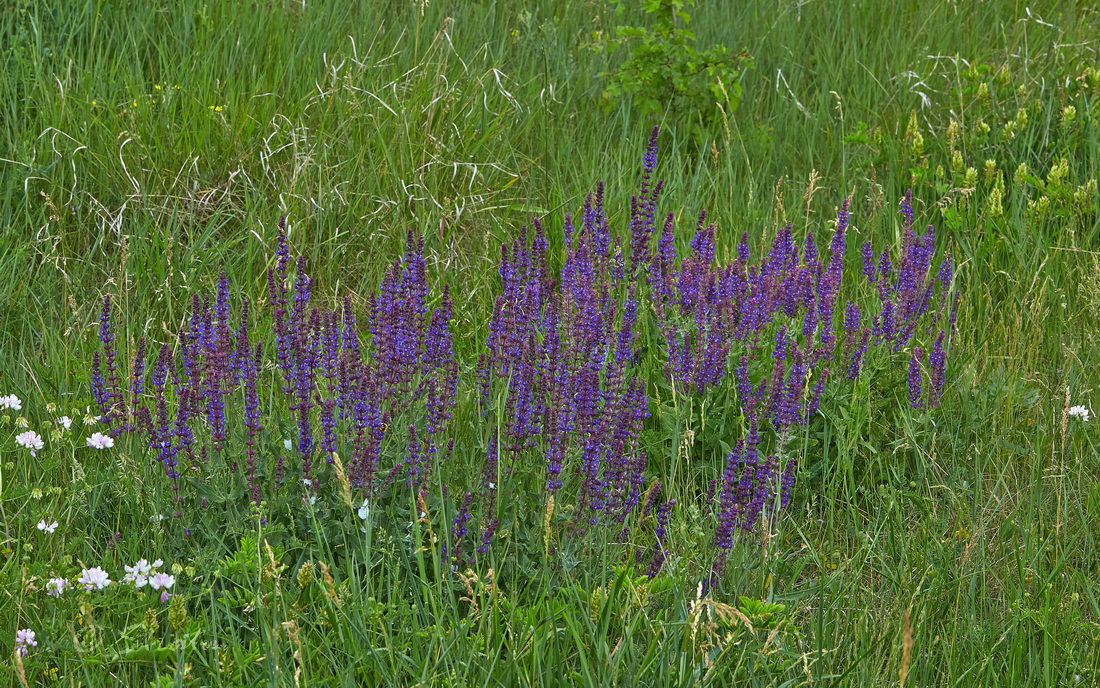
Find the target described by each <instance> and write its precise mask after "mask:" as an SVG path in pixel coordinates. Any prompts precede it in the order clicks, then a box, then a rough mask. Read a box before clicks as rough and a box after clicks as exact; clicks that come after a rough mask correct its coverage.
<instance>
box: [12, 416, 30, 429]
mask: <svg viewBox="0 0 1100 688" xmlns="http://www.w3.org/2000/svg"><path fill="white" fill-rule="evenodd" d="M30 425H31V424H30V422H28V421H27V419H26V418H24V417H23V416H19V417H18V418H16V419H15V427H17V428H29V427H30Z"/></svg>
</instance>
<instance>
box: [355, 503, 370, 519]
mask: <svg viewBox="0 0 1100 688" xmlns="http://www.w3.org/2000/svg"><path fill="white" fill-rule="evenodd" d="M356 511H358V512H359V518H360V519H362V520H364V521H365V520H367V517H368V516H370V505H369V504H367V500H366V499H364V500H363V506H361V507H359V508H358V509H356Z"/></svg>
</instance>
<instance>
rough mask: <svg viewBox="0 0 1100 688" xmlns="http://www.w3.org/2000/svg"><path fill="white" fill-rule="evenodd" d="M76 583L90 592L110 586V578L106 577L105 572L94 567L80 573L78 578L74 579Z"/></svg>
mask: <svg viewBox="0 0 1100 688" xmlns="http://www.w3.org/2000/svg"><path fill="white" fill-rule="evenodd" d="M76 582H77V583H80V584H81V585H83V586H84V589H85V590H87V591H89V592H91V591H92V590H102V589H103V588H106V587H107V586H108V585H110V584H111V577H110V576H109V575H107V572H106V571H104V570H103V569H101V568H99V567H98V566H96V567H95V568H91V569H84V570H83V571H81V572H80V578H77V579H76Z"/></svg>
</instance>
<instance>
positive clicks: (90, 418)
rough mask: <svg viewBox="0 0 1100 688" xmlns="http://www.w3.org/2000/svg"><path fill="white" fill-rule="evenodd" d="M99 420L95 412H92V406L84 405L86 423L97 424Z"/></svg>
mask: <svg viewBox="0 0 1100 688" xmlns="http://www.w3.org/2000/svg"><path fill="white" fill-rule="evenodd" d="M97 422H98V421H97V420H96V417H95V415H94V414H92V407H91V406H85V407H84V425H95V424H96V423H97Z"/></svg>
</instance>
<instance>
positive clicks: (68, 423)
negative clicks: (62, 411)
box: [57, 416, 73, 430]
mask: <svg viewBox="0 0 1100 688" xmlns="http://www.w3.org/2000/svg"><path fill="white" fill-rule="evenodd" d="M57 424H58V425H60V426H61V427H63V428H65V429H66V430H68V429H69V428H71V427H72V425H73V419H72V418H69V417H68V416H61V417H60V418H58V419H57Z"/></svg>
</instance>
